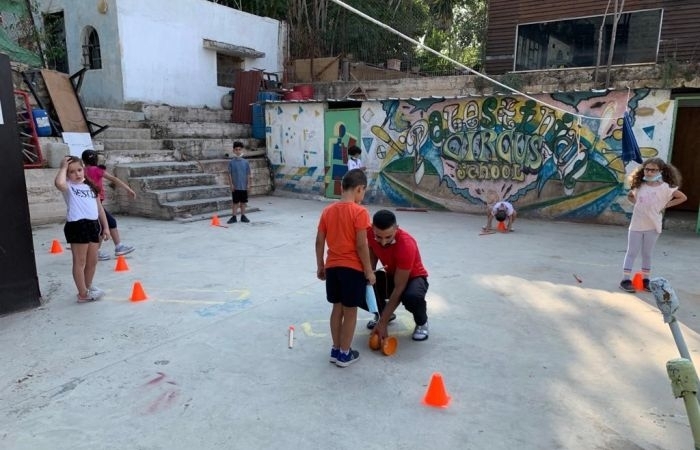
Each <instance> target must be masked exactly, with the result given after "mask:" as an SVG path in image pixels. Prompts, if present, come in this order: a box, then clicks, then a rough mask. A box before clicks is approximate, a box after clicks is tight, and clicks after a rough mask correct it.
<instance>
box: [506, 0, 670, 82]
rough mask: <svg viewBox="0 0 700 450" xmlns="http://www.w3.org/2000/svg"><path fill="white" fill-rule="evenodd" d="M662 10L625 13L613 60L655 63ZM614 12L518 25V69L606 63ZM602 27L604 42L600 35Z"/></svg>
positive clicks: (617, 36) (616, 62)
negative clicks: (605, 14)
mask: <svg viewBox="0 0 700 450" xmlns="http://www.w3.org/2000/svg"><path fill="white" fill-rule="evenodd" d="M661 15H662V10H660V9H653V10H647V11H636V12H628V13H624V14H622V15H621V16H620V20H619V21H618V23H617V31H616V33H615V48H614V49H613V59H612V63H613V64H615V65H622V64H641V63H655V62H656V52H657V49H658V44H659V34H660V30H661ZM613 21H614V15H613V14H608V15H607V16H593V17H583V18H579V19H565V20H559V21H555V22H542V23H532V24H524V25H519V26H518V42H517V45H516V55H515V70H537V69H553V68H566V67H594V66H595V65H596V61H597V60H598V47H599V45H600V50H601V51H600V61H599V62H598V64H600V65H606V64H607V61H608V54H609V51H610V46H611V44H612V39H611V37H612V29H613ZM601 27H602V42H601V39H600V36H601Z"/></svg>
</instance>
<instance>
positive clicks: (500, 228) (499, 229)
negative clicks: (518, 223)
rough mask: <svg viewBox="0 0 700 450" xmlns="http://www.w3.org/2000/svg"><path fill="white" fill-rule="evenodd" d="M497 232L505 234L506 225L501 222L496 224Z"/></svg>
mask: <svg viewBox="0 0 700 450" xmlns="http://www.w3.org/2000/svg"><path fill="white" fill-rule="evenodd" d="M498 231H502V232H503V233H505V232H506V224H505V223H503V222H498Z"/></svg>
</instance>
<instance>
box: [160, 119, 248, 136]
mask: <svg viewBox="0 0 700 450" xmlns="http://www.w3.org/2000/svg"><path fill="white" fill-rule="evenodd" d="M152 129H153V133H152V136H153V137H154V138H156V139H174V138H188V137H192V138H231V137H233V136H238V137H242V138H248V137H250V136H251V132H252V126H251V125H250V124H242V123H200V122H159V123H158V124H157V126H154V127H152Z"/></svg>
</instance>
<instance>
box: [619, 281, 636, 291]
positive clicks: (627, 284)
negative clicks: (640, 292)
mask: <svg viewBox="0 0 700 450" xmlns="http://www.w3.org/2000/svg"><path fill="white" fill-rule="evenodd" d="M620 289H622V290H623V291H625V292H634V286H632V280H622V281H620Z"/></svg>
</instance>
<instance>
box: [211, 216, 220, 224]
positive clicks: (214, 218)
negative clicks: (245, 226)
mask: <svg viewBox="0 0 700 450" xmlns="http://www.w3.org/2000/svg"><path fill="white" fill-rule="evenodd" d="M211 226H212V227H220V226H221V222H219V216H217V215H216V214H214V215H213V216H212V217H211Z"/></svg>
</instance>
